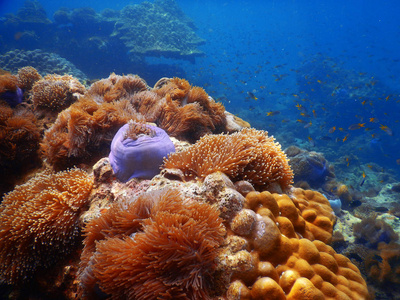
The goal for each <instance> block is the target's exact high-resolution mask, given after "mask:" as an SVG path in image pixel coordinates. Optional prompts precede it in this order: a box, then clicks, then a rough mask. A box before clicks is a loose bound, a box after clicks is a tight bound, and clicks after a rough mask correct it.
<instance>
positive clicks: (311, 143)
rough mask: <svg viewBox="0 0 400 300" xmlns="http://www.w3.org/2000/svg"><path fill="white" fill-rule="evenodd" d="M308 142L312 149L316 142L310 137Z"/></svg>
mask: <svg viewBox="0 0 400 300" xmlns="http://www.w3.org/2000/svg"><path fill="white" fill-rule="evenodd" d="M308 142H309V143H310V145H311V147H314V146H315V142H314V140H313V138H312V137H311V136H308Z"/></svg>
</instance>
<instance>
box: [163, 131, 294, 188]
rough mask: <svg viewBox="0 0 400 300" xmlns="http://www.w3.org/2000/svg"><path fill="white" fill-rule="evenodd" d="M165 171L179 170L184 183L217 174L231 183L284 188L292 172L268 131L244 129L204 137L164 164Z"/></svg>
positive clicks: (290, 178)
mask: <svg viewBox="0 0 400 300" xmlns="http://www.w3.org/2000/svg"><path fill="white" fill-rule="evenodd" d="M163 168H165V169H180V170H181V171H182V173H183V176H184V179H185V180H191V179H204V177H206V176H207V175H209V174H211V173H214V172H216V171H220V172H223V173H225V174H226V175H228V176H229V177H230V178H231V179H232V180H235V181H239V180H248V181H249V182H251V183H252V184H253V185H255V186H258V187H263V188H267V187H268V186H275V185H276V184H277V185H278V186H279V187H278V188H279V189H283V190H284V189H286V188H288V187H289V185H290V184H291V183H292V179H293V172H292V170H291V169H290V167H289V164H288V160H287V158H286V155H285V154H284V153H283V151H282V150H281V147H280V145H279V143H277V142H275V141H274V138H273V137H268V135H267V132H265V131H259V130H256V129H247V128H245V129H243V130H241V131H239V132H236V133H233V134H231V135H226V134H219V135H206V136H203V137H202V138H201V139H200V140H199V141H198V142H196V143H195V144H194V145H192V146H190V147H188V148H187V149H185V150H184V151H182V152H179V153H173V154H170V155H169V156H168V158H167V159H166V160H165V161H164V165H163Z"/></svg>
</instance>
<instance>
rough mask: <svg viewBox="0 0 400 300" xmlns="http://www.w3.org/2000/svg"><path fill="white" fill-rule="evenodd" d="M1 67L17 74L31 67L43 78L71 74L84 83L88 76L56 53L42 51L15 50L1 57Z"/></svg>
mask: <svg viewBox="0 0 400 300" xmlns="http://www.w3.org/2000/svg"><path fill="white" fill-rule="evenodd" d="M0 65H1V66H2V68H3V69H4V70H7V71H9V72H11V73H13V74H17V72H18V70H19V69H20V68H23V67H26V66H31V67H33V68H35V69H36V70H37V71H38V73H39V74H40V75H41V76H45V75H47V74H59V75H65V74H69V75H72V76H74V77H75V78H77V79H78V80H79V81H81V82H84V81H86V80H87V77H86V75H85V74H84V73H83V72H82V71H81V70H79V69H78V68H77V67H76V66H75V65H74V64H72V63H71V62H69V61H68V60H66V59H65V58H62V57H61V56H59V55H57V54H55V53H49V52H44V51H43V50H40V49H35V50H30V51H29V50H28V51H26V50H21V49H13V50H10V51H8V52H6V53H4V54H2V55H0Z"/></svg>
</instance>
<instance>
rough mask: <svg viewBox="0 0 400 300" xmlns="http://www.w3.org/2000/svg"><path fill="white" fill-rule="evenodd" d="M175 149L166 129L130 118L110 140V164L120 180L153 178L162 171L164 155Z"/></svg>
mask: <svg viewBox="0 0 400 300" xmlns="http://www.w3.org/2000/svg"><path fill="white" fill-rule="evenodd" d="M171 152H175V146H174V144H173V143H172V141H171V140H170V138H169V136H168V135H167V133H166V132H165V131H164V130H162V129H161V128H158V127H156V126H152V125H147V124H141V123H135V122H129V124H126V125H124V126H122V127H121V128H120V129H119V130H118V132H117V134H116V135H115V136H114V138H113V141H112V142H111V152H110V155H109V158H110V164H111V167H112V168H113V170H114V173H115V175H116V176H117V178H118V179H119V180H120V181H123V182H126V181H128V180H130V179H131V178H145V179H151V178H152V177H153V176H155V175H157V174H158V173H159V172H160V166H161V164H162V162H163V159H164V157H166V156H167V155H168V154H169V153H171Z"/></svg>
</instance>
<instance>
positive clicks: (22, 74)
mask: <svg viewBox="0 0 400 300" xmlns="http://www.w3.org/2000/svg"><path fill="white" fill-rule="evenodd" d="M17 77H18V86H19V87H20V88H21V89H23V90H24V91H25V92H30V90H31V89H32V87H33V85H34V84H35V82H36V81H38V80H40V79H42V75H40V74H39V72H38V71H37V70H36V69H35V68H34V67H30V66H28V67H23V68H20V69H19V70H18V75H17Z"/></svg>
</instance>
